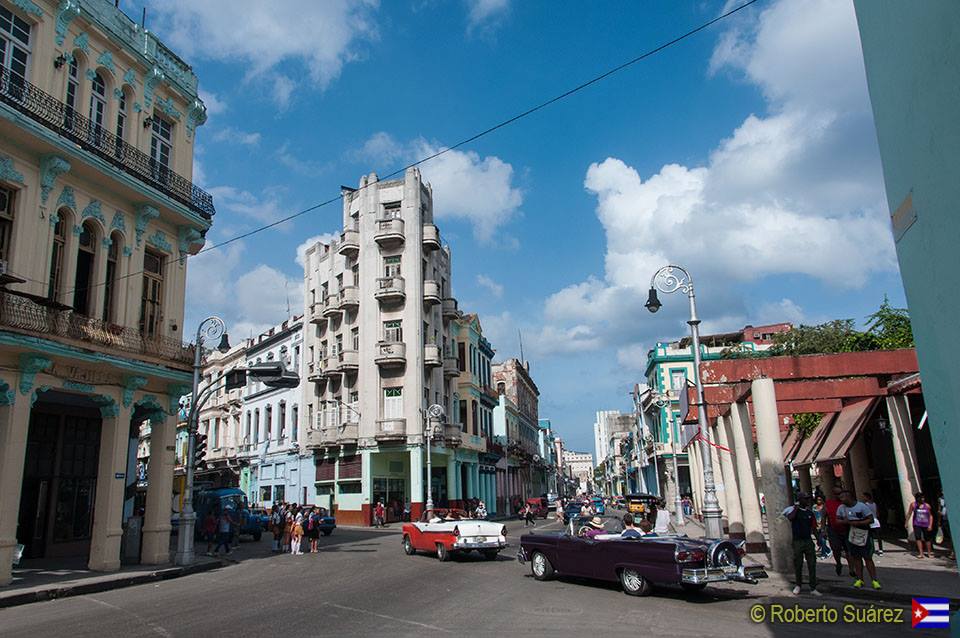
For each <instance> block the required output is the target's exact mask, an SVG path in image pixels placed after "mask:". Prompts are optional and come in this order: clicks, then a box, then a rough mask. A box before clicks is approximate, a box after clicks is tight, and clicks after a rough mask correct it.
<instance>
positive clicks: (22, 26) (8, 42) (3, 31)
mask: <svg viewBox="0 0 960 638" xmlns="http://www.w3.org/2000/svg"><path fill="white" fill-rule="evenodd" d="M29 61H30V23H28V22H27V21H26V20H23V19H21V18H19V17H18V16H16V15H14V14H13V12H12V11H10V10H9V9H7V8H6V7H3V6H0V66H2V67H4V68H6V69H10V72H11V73H12V74H14V75H17V76H19V77H20V78H22V79H24V80H25V79H27V65H28V63H29Z"/></svg>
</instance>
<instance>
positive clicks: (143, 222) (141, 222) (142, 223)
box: [136, 204, 160, 248]
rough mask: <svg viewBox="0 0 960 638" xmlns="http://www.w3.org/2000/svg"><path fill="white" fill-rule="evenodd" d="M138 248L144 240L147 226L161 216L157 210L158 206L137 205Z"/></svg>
mask: <svg viewBox="0 0 960 638" xmlns="http://www.w3.org/2000/svg"><path fill="white" fill-rule="evenodd" d="M136 211H137V226H136V233H137V247H138V248H139V247H140V242H141V241H142V240H143V233H144V232H145V231H146V230H147V224H148V223H150V220H151V219H156V218H157V217H159V216H160V211H159V210H157V207H156V206H153V205H151V204H137V208H136Z"/></svg>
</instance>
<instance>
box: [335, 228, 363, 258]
mask: <svg viewBox="0 0 960 638" xmlns="http://www.w3.org/2000/svg"><path fill="white" fill-rule="evenodd" d="M337 252H338V253H340V254H341V255H343V256H344V257H356V256H357V254H358V253H359V252H360V232H359V231H358V230H357V229H356V228H348V229H346V230H345V231H343V232H342V233H340V246H338V247H337Z"/></svg>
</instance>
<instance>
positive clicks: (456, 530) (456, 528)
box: [453, 527, 460, 537]
mask: <svg viewBox="0 0 960 638" xmlns="http://www.w3.org/2000/svg"><path fill="white" fill-rule="evenodd" d="M453 535H454V536H458V537H459V536H460V528H459V527H454V528H453Z"/></svg>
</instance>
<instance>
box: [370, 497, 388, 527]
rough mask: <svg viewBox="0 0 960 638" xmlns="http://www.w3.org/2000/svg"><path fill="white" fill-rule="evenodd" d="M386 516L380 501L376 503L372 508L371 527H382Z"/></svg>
mask: <svg viewBox="0 0 960 638" xmlns="http://www.w3.org/2000/svg"><path fill="white" fill-rule="evenodd" d="M386 516H387V510H386V508H384V506H383V502H382V501H377V504H376V505H375V506H374V508H373V526H374V527H383V523H384V520H385V519H386Z"/></svg>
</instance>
